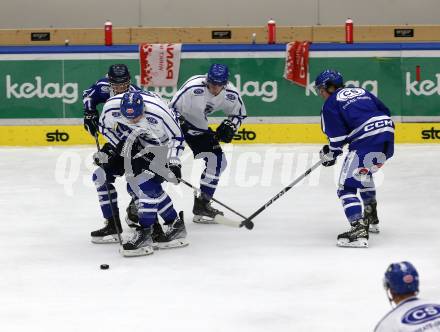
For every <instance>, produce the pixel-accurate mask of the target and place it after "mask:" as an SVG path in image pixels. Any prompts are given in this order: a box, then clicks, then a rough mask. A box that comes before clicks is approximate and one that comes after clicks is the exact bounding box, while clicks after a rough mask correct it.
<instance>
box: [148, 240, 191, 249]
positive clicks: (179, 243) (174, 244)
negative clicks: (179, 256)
mask: <svg viewBox="0 0 440 332" xmlns="http://www.w3.org/2000/svg"><path fill="white" fill-rule="evenodd" d="M188 245H189V242H188V240H186V239H174V240H171V241H169V242H155V243H154V249H161V250H162V249H174V248H181V247H186V246H188Z"/></svg>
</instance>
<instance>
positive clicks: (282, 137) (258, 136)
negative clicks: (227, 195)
mask: <svg viewBox="0 0 440 332" xmlns="http://www.w3.org/2000/svg"><path fill="white" fill-rule="evenodd" d="M0 128H1V129H0V146H45V145H46V146H53V145H57V146H60V145H61V146H63V145H83V144H95V142H94V139H93V138H92V137H91V136H90V135H89V134H88V133H87V132H86V131H85V130H84V128H83V126H81V125H59V126H55V125H54V126H44V125H43V126H2V127H0ZM213 128H214V126H213ZM102 142H103V141H102ZM325 142H326V139H325V136H324V135H323V133H322V131H321V126H320V125H319V124H316V123H308V124H299V123H270V124H245V125H243V126H242V127H241V128H240V130H239V132H238V133H237V134H236V135H235V137H234V140H233V143H234V144H275V143H325ZM396 142H397V143H431V144H432V143H440V124H439V123H397V124H396Z"/></svg>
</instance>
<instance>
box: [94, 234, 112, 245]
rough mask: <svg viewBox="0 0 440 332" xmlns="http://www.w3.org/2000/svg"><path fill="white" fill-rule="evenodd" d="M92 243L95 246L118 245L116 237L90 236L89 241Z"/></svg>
mask: <svg viewBox="0 0 440 332" xmlns="http://www.w3.org/2000/svg"><path fill="white" fill-rule="evenodd" d="M91 241H92V243H95V244H107V243H118V242H119V239H118V235H117V234H115V235H107V236H98V237H97V236H95V237H93V236H92V239H91Z"/></svg>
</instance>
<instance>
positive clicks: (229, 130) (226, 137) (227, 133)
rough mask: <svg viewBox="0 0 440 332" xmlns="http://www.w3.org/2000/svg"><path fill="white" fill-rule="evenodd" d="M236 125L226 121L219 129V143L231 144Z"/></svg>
mask: <svg viewBox="0 0 440 332" xmlns="http://www.w3.org/2000/svg"><path fill="white" fill-rule="evenodd" d="M235 129H236V128H235V125H234V124H233V123H232V122H231V121H230V120H224V121H223V122H222V123H221V124H220V126H218V127H217V130H216V136H217V138H218V140H219V141H221V142H225V143H230V142H231V141H232V139H233V138H234V135H235Z"/></svg>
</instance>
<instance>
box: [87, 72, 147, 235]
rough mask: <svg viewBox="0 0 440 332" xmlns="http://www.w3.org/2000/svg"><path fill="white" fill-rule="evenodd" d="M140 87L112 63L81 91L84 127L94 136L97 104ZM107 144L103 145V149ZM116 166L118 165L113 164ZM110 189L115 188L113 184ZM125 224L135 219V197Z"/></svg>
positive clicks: (97, 117)
mask: <svg viewBox="0 0 440 332" xmlns="http://www.w3.org/2000/svg"><path fill="white" fill-rule="evenodd" d="M140 90H141V89H140V88H139V87H138V86H136V85H134V84H131V76H130V72H129V71H128V68H127V66H126V65H124V64H114V65H111V66H110V68H109V69H108V73H107V75H106V76H105V77H104V78H102V79H100V80H98V81H97V82H95V83H94V84H93V85H92V86H91V87H90V88H88V89H87V90H84V92H83V107H84V128H85V129H86V130H87V131H88V132H89V133H90V135H92V136H95V135H96V133H97V132H98V122H99V111H98V109H97V106H98V105H100V104H104V103H105V102H106V101H107V100H108V99H109V98H110V97H113V96H115V95H117V94H120V93H124V92H127V91H140ZM106 148H107V146H105V147H104V150H105V149H106ZM114 166H118V165H114ZM113 171H114V174H113V175H115V176H121V175H123V174H124V170H123V169H114V170H113ZM111 186H112V190H116V189H115V188H114V187H113V185H111ZM125 220H126V222H127V224H128V225H129V226H131V227H134V226H135V225H136V224H137V222H138V220H137V210H136V197H132V200H131V202H130V205H129V206H128V208H127V218H126V219H125ZM97 241H99V240H98V239H97Z"/></svg>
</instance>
